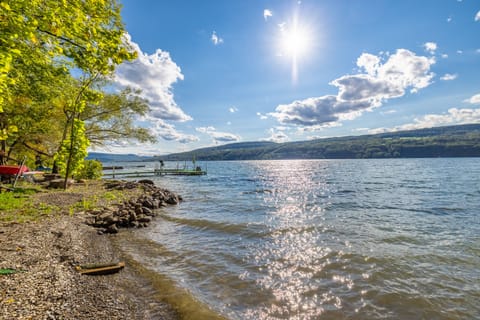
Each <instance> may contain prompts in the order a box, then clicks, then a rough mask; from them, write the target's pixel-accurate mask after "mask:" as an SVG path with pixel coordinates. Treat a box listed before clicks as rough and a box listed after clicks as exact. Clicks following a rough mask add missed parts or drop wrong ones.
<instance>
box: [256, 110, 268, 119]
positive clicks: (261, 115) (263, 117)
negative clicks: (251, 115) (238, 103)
mask: <svg viewBox="0 0 480 320" xmlns="http://www.w3.org/2000/svg"><path fill="white" fill-rule="evenodd" d="M257 116H258V117H259V118H260V119H261V120H267V119H268V116H267V115H265V114H262V113H260V112H257Z"/></svg>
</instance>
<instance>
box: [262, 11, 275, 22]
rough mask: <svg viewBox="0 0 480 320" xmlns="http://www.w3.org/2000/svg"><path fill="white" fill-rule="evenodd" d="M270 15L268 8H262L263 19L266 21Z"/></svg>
mask: <svg viewBox="0 0 480 320" xmlns="http://www.w3.org/2000/svg"><path fill="white" fill-rule="evenodd" d="M272 16H273V13H272V11H271V10H270V9H265V10H263V19H265V21H267V20H268V18H270V17H272Z"/></svg>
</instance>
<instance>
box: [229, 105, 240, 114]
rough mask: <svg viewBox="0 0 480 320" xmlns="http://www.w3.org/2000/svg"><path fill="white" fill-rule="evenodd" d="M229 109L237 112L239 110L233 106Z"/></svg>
mask: <svg viewBox="0 0 480 320" xmlns="http://www.w3.org/2000/svg"><path fill="white" fill-rule="evenodd" d="M228 111H230V112H231V113H235V112H237V111H238V109H237V107H235V106H232V107H230V108H228Z"/></svg>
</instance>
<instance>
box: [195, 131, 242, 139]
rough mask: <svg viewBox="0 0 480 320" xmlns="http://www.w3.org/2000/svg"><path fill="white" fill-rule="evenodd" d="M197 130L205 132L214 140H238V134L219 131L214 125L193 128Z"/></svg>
mask: <svg viewBox="0 0 480 320" xmlns="http://www.w3.org/2000/svg"><path fill="white" fill-rule="evenodd" d="M195 130H197V131H198V132H201V133H205V134H207V135H209V136H210V137H212V138H213V140H214V141H215V142H236V141H240V136H237V135H235V134H233V133H228V132H220V131H217V130H216V129H215V128H214V127H198V128H195Z"/></svg>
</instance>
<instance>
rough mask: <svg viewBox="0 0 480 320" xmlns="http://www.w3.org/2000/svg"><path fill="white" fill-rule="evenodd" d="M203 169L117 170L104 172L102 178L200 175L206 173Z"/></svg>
mask: <svg viewBox="0 0 480 320" xmlns="http://www.w3.org/2000/svg"><path fill="white" fill-rule="evenodd" d="M206 174H207V171H205V170H201V169H200V170H198V168H197V169H195V170H189V169H153V170H149V171H145V170H144V171H125V172H122V171H119V172H115V171H114V172H108V173H104V174H103V177H104V178H111V179H115V178H133V177H152V176H202V175H206Z"/></svg>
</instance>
